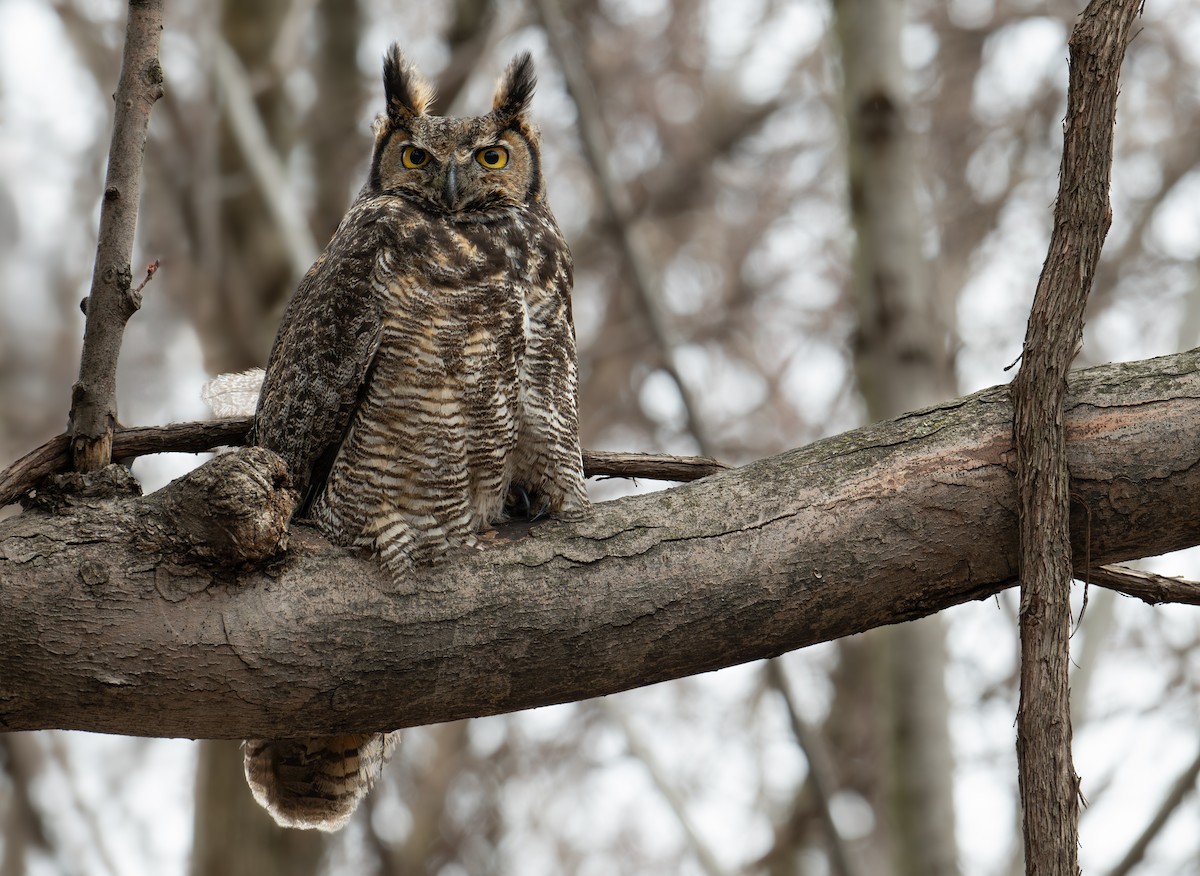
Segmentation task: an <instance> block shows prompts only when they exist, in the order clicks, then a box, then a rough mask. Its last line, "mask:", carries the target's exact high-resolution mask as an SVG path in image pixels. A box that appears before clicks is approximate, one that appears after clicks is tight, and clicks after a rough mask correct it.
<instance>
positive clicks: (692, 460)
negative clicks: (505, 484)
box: [0, 417, 729, 507]
mask: <svg viewBox="0 0 1200 876" xmlns="http://www.w3.org/2000/svg"><path fill="white" fill-rule="evenodd" d="M252 422H253V417H229V418H228V419H224V420H210V421H207V422H198V423H172V424H171V425H169V426H140V427H137V428H131V429H121V430H120V431H118V432H116V433H115V434H114V435H113V456H114V457H115V458H116V459H132V458H135V457H138V456H146V455H148V454H151V453H203V452H205V451H206V450H213V449H215V448H217V447H237V446H240V445H243V444H245V443H246V433H247V432H249V431H250V425H251V423H252ZM69 445H70V439H69V437H68V436H67V435H59V436H58V437H56V438H51V439H50V440H49V441H47V442H46V443H45V444H43V445H42V446H41V447H38V448H37V449H36V450H31V451H30V452H29V453H27V454H25V455H24V456H22V457H21V458H20V459H18V460H17V461H16V462H14V463H13V464H12V465H10V466H9V467H8V468H6V469H4V470H3V471H0V507H3V506H5V505H8V504H10V503H12V502H15V501H17V499H19V498H20V497H21V496H23V495H25V494H26V493H28V492H29V491H30V490H32V489H34V488H35V487H36V486H37V485H38V484H39V483H41V482H42V481H43V480H45V479H46V478H47V477H49V476H50V475H52V474H54V473H55V472H60V471H65V470H66V468H67V449H68V447H69ZM728 468H729V466H727V465H725V464H724V463H722V462H718V461H717V460H715V459H709V458H708V457H706V456H671V455H669V454H666V453H617V452H613V451H607V450H585V451H583V472H584V475H585V477H589V478H645V479H646V480H650V481H679V482H686V481H695V480H699V479H700V478H706V477H708V476H709V475H713V474H717V473H718V472H722V471H726V470H727V469H728Z"/></svg>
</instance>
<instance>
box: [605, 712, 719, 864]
mask: <svg viewBox="0 0 1200 876" xmlns="http://www.w3.org/2000/svg"><path fill="white" fill-rule="evenodd" d="M596 704H597V706H598V707H599V708H600V711H601V712H603V713H604V715H605V716H606V717H607V718H608V720H609V721H611V722H612V723H613V724H615V725H616V726H617V728H618V729H619V730H620V731H621V735H623V736H624V737H625V745H626V747H627V748H628V749H629V754H630V756H632V757H633V758H634V760H637V761H640V762H641V764H642V766H643V767H644V768H645V770H646V772H647V773H648V774H649V776H650V781H651V783H653V785H654V787H655V788H657V789H658V793H659V794H661V795H662V798H663V800H665V801H666V803H667V806H668V807H669V808H670V810H671V812H673V813H674V815H675V819H676V821H678V822H679V827H680V829H681V830H682V831H683V834H684V836H686V837H687V841H688V847H689V848H690V849H691V850H692V854H693V855H694V856H695V858H696V862H697V863H698V864H699V865H700V869H701V870H703V871H704V872H705V873H707V874H708V876H728V871H727V870H726V869H725V868H724V867H722V866H721V863H720V862H719V861H718V860H717V856H716V855H715V854H714V853H713V850H712V849H711V848H710V847H709V845H708V843H707V842H705V840H704V837H703V835H702V834H701V833H700V831H699V830H698V829H697V828H696V825H695V823H694V822H693V821H692V817H691V816H690V815H689V814H688V811H687V801H686V800H685V799H684V797H683V794H681V793H680V791H679V789H678V788H677V787H675V785H674V783H672V782H671V780H670V779H669V778H668V777H667V775H666V773H664V772H663V768H662V766H661V765H660V764H659V762H658V758H656V757H655V756H654V752H652V751H651V750H650V747H649V746H648V745H647V744H646V742H645V740H643V739H642V736H641V734H640V733H638V731H637V728H636V727H634V726H633V724H632V722H630V720H629V718H628V716H626V714H625V712H624V710H622V709H621V707H620V706H619V705H617V704H616V703H615V702H613V701H612V700H609V699H599V700H596Z"/></svg>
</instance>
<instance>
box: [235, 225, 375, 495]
mask: <svg viewBox="0 0 1200 876" xmlns="http://www.w3.org/2000/svg"><path fill="white" fill-rule="evenodd" d="M380 218H381V217H380V211H379V210H378V209H376V208H373V207H372V205H371V204H370V202H367V203H365V204H360V205H356V206H355V207H353V208H352V209H351V211H350V212H349V213H348V214H347V216H346V218H345V219H344V220H343V221H342V224H341V226H340V227H339V228H338V230H337V233H336V234H334V236H333V239H332V240H331V241H330V242H329V245H328V246H327V247H326V248H325V251H324V252H323V253H321V255H320V257H319V258H318V259H317V261H316V263H315V264H314V265H313V266H312V268H310V269H309V271H308V273H307V274H306V275H305V276H304V279H303V280H302V281H301V282H300V285H299V287H298V288H297V289H296V292H295V294H294V295H293V296H292V299H291V301H290V302H288V305H287V308H286V309H285V310H284V313H283V319H282V320H281V321H280V325H279V333H278V334H277V335H276V336H275V344H274V346H273V347H272V349H271V356H270V359H269V361H268V363H267V373H266V378H265V379H264V381H263V388H262V395H261V396H260V397H259V402H258V410H257V412H256V413H255V416H254V434H253V442H254V443H255V444H259V445H261V446H263V447H266V448H268V449H270V450H273V451H275V452H276V453H278V454H279V455H280V456H282V457H283V459H284V461H285V462H287V464H288V468H289V469H290V471H291V474H292V480H293V487H294V489H296V490H297V491H298V492H299V493H300V498H301V502H300V506H299V508H298V509H297V512H296V515H297V516H298V517H302V516H304V515H305V514H306V513H307V511H308V508H309V506H310V505H311V504H312V500H313V499H314V498H315V497H316V496H317V495H319V494H320V492H321V490H322V489H323V488H324V486H325V480H326V478H327V477H328V474H329V468H330V466H331V465H332V464H333V459H334V457H335V456H336V455H337V451H338V448H339V447H340V446H341V443H342V440H343V438H344V437H345V435H346V432H347V431H348V429H349V428H350V423H351V421H352V419H353V416H354V412H355V410H357V408H358V406H359V404H360V402H361V400H362V397H363V394H364V393H365V389H366V386H367V384H368V383H369V381H370V374H371V370H372V363H373V361H374V358H375V353H376V351H377V350H378V348H379V339H380V334H381V327H382V319H381V314H380V303H379V297H378V295H377V294H376V292H375V291H374V290H375V289H377V288H378V282H377V278H376V273H377V265H378V262H379V250H380V235H379V233H378V226H377V223H378V221H379V219H380Z"/></svg>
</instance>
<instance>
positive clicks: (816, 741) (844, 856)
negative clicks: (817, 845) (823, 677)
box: [766, 660, 860, 876]
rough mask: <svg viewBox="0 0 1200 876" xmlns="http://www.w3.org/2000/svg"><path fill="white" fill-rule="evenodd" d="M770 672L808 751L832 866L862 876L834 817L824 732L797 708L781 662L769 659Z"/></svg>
mask: <svg viewBox="0 0 1200 876" xmlns="http://www.w3.org/2000/svg"><path fill="white" fill-rule="evenodd" d="M766 673H767V683H768V684H770V685H771V687H773V688H775V690H776V692H778V694H779V696H780V698H781V699H782V700H783V705H784V708H785V709H787V716H788V723H789V725H790V726H791V728H792V735H793V736H795V737H796V744H797V745H799V746H800V750H801V751H802V752H804V759H805V760H806V761H808V780H809V783H810V784H811V786H812V789H813V793H814V794H815V795H816V798H817V808H818V810H820V815H821V821H822V822H824V824H825V835H826V837H827V838H828V840H829V859H830V863H831V866H830V869H831V870H832V871H833V872H834V873H835V874H836V876H859V872H860V871H859V867H858V864H857V863H855V860H854V858H853V857H851V855H850V850H849V849H848V848H847V847H846V841H845V840H844V839H842V832H841V831H840V830H838V826H837V822H835V821H834V820H833V809H832V807H831V805H830V801H831V800H832V799H833V795H834V792H835V791H836V790H837V781H836V779H835V778H834V773H833V759H832V758H831V757H830V755H829V751H828V749H827V748H826V746H825V742H824V740H822V739H821V737H820V734H819V733H817V732H816V731H814V730H813V729H812V728H811V727H809V726H808V722H807V721H805V720H804V716H803V715H801V714H800V710H799V709H798V708H796V702H795V700H794V699H793V698H792V689H791V686H790V685H789V683H788V679H787V675H786V674H785V673H784V671H783V666H782V665H781V664H780V662H779V661H778V660H768V661H767V662H766Z"/></svg>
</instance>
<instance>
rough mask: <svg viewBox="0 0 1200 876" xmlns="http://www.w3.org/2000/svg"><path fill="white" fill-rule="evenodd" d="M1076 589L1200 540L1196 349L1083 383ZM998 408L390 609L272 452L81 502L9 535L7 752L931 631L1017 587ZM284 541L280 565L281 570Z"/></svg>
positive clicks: (444, 571) (511, 549)
mask: <svg viewBox="0 0 1200 876" xmlns="http://www.w3.org/2000/svg"><path fill="white" fill-rule="evenodd" d="M1071 390H1072V391H1071V393H1070V395H1069V396H1068V399H1067V406H1066V433H1067V455H1068V462H1069V465H1070V470H1071V473H1072V480H1071V494H1072V497H1073V498H1074V499H1076V500H1077V501H1075V502H1073V506H1072V520H1071V532H1072V545H1073V548H1074V562H1075V565H1076V568H1077V569H1080V568H1082V567H1084V566H1085V565H1100V564H1103V563H1110V562H1117V561H1121V560H1127V559H1132V558H1135V557H1143V556H1150V555H1155V554H1160V553H1164V552H1167V551H1172V550H1177V549H1181V548H1184V547H1188V546H1191V545H1193V544H1196V543H1197V542H1198V541H1200V538H1198V537H1197V532H1200V526H1198V525H1197V524H1198V523H1200V466H1198V465H1197V461H1198V460H1200V433H1198V432H1197V430H1196V429H1195V423H1196V421H1197V417H1198V416H1200V350H1198V351H1191V352H1189V353H1181V354H1178V355H1175V356H1169V357H1164V358H1160V359H1153V360H1147V361H1144V362H1133V363H1124V364H1117V365H1107V366H1104V367H1101V368H1095V369H1091V370H1089V371H1084V372H1078V373H1076V374H1074V375H1073V379H1072V381H1071ZM1012 416H1013V410H1012V405H1011V402H1010V400H1009V393H1008V389H1007V388H1005V387H997V388H993V389H990V390H985V391H983V392H980V393H977V394H975V395H972V396H968V397H966V398H961V399H957V400H955V401H952V402H949V403H947V404H944V405H939V406H936V407H933V408H929V409H927V410H925V411H922V412H916V413H913V414H908V415H906V416H904V417H901V418H899V419H897V420H894V421H890V422H885V423H880V424H876V425H873V426H869V427H867V428H864V429H859V430H857V431H854V432H850V433H847V434H845V435H841V436H837V437H834V438H830V439H826V440H824V441H820V442H818V443H816V444H813V445H810V446H808V447H806V448H802V449H798V450H794V451H791V452H789V453H786V454H783V455H781V456H777V457H773V458H770V459H765V460H761V461H759V462H756V463H753V464H751V465H748V466H745V467H743V468H740V469H736V470H733V471H730V472H728V473H725V474H721V475H717V476H714V477H710V478H706V479H704V480H701V481H697V482H695V483H692V484H687V485H684V486H681V487H678V488H675V489H672V490H666V491H663V492H659V493H652V494H649V495H645V496H638V497H632V498H627V499H622V500H619V501H616V502H610V503H605V504H602V505H599V506H597V507H596V508H595V510H594V512H593V514H592V516H591V517H590V518H589V519H587V520H585V521H582V522H580V523H577V524H570V525H567V524H562V523H556V522H550V523H547V524H542V525H538V526H535V527H533V528H532V530H531V531H529V532H527V533H523V534H522V533H517V534H515V535H514V536H513V537H501V536H495V537H493V536H489V535H484V536H481V539H480V541H481V543H482V547H483V549H478V550H463V551H461V552H459V553H457V554H455V555H453V556H452V557H450V558H449V559H448V560H447V561H446V562H444V563H442V564H440V565H438V566H436V567H433V568H431V569H425V570H421V571H417V572H414V573H413V576H412V578H411V579H407V580H403V581H399V582H393V581H391V580H389V579H388V578H387V577H386V576H385V575H384V574H383V573H382V572H381V570H380V569H379V567H378V566H377V565H376V563H375V561H374V560H372V559H370V558H369V557H363V556H354V555H352V554H351V553H348V552H347V551H345V550H341V549H337V548H333V547H331V546H329V545H328V544H327V543H325V542H324V541H322V540H321V539H320V538H319V537H317V536H316V535H315V534H314V533H313V532H312V531H311V530H310V529H308V528H307V527H304V526H293V527H292V529H291V531H290V533H289V532H288V531H287V530H286V528H285V523H284V521H286V519H287V516H288V514H289V513H290V511H291V508H292V503H293V500H294V496H293V494H292V493H291V492H290V491H289V490H288V489H287V483H288V481H287V475H286V472H285V471H284V469H283V467H282V463H281V462H280V461H279V460H278V458H277V457H274V456H272V455H271V454H269V453H267V452H266V451H264V450H262V449H261V448H246V449H243V450H239V451H236V452H234V453H230V454H227V455H225V456H220V457H218V458H217V459H215V460H213V461H212V462H209V463H207V464H206V465H204V466H202V467H201V468H200V469H197V471H196V472H193V473H192V474H190V475H187V476H185V477H184V478H181V479H179V480H177V481H175V482H174V483H172V484H171V485H169V486H168V487H166V488H165V489H163V490H161V491H159V492H158V493H155V494H153V495H151V496H148V497H146V498H125V499H115V500H114V499H102V498H94V496H96V495H97V494H98V493H100V492H102V490H101V489H100V487H98V486H97V485H96V484H95V483H94V481H96V480H98V479H106V480H109V481H112V482H118V481H119V480H120V478H119V477H118V476H116V475H115V474H114V473H120V472H123V469H120V468H119V467H109V468H106V469H104V470H102V471H101V472H100V473H98V475H92V476H86V477H85V476H79V475H70V476H66V477H68V478H74V479H77V480H78V481H80V482H82V484H75V485H74V486H75V488H76V489H78V488H79V487H80V486H82V487H83V492H82V493H75V494H68V493H59V492H56V491H55V490H53V489H50V490H48V491H43V492H42V493H41V494H39V497H38V499H37V500H36V501H37V504H38V505H39V506H40V507H35V508H31V509H30V510H27V511H26V512H25V513H23V514H20V515H18V516H16V517H13V518H10V519H7V520H4V521H0V726H2V727H3V728H5V729H8V730H19V729H42V728H49V727H60V728H70V729H83V730H94V731H102V732H112V733H124V734H132V735H151V736H192V737H214V738H241V737H247V736H288V735H306V734H331V733H334V732H352V731H355V732H356V731H367V730H380V729H385V728H396V727H405V726H412V725H417V724H426V723H432V722H438V721H448V720H452V719H456V718H462V717H471V716H478V715H486V714H494V713H499V712H507V711H514V710H517V709H524V708H530V707H534V706H540V705H546V704H549V703H559V702H566V701H573V700H578V699H583V698H586V697H593V696H600V695H604V694H609V693H614V692H616V691H620V690H626V689H629V688H633V687H638V686H641V685H645V684H652V683H654V682H658V681H664V680H667V679H670V678H678V677H681V676H685V675H690V674H696V673H700V672H706V671H710V670H713V669H719V668H721V667H724V666H730V665H733V664H737V663H742V662H745V661H749V660H755V659H758V658H762V657H768V656H772V655H776V654H780V653H783V652H785V651H788V650H792V649H795V648H801V647H804V646H805V645H810V644H813V643H816V642H823V641H828V640H830V639H835V638H838V637H841V636H846V635H851V634H853V633H858V632H862V631H863V630H867V629H871V628H874V627H878V626H882V625H884V624H890V623H896V622H898V621H903V620H910V619H912V618H916V617H923V616H926V615H929V614H932V613H934V612H937V611H940V610H942V609H944V608H947V607H949V606H951V605H955V604H958V603H962V602H965V601H967V600H972V599H982V598H985V597H987V596H990V595H992V594H994V593H996V592H998V591H1000V590H1002V589H1004V588H1006V587H1009V586H1012V585H1013V584H1014V583H1016V574H1017V549H1018V536H1017V496H1016V486H1015V480H1014V475H1013V470H1012V465H1013V453H1012ZM287 539H290V544H289V547H288V549H287V550H286V552H283V553H281V552H280V550H279V549H280V547H281V546H282V544H283V543H284V541H285V540H287Z"/></svg>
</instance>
